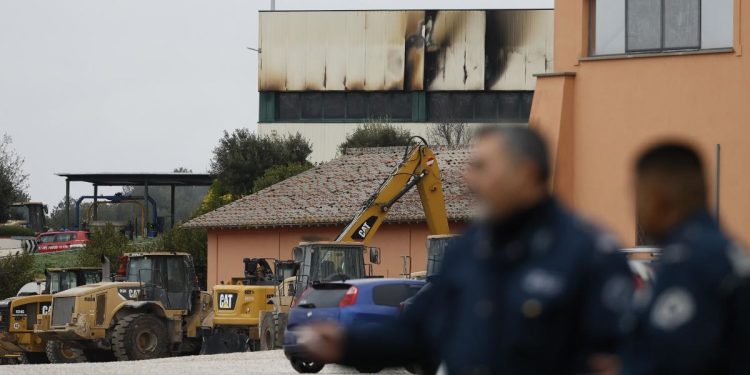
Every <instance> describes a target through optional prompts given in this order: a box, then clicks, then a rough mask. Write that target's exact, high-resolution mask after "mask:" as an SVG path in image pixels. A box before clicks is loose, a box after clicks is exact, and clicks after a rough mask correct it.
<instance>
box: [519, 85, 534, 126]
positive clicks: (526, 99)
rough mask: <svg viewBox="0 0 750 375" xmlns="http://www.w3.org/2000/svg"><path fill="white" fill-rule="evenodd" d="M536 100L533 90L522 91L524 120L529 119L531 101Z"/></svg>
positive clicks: (522, 116) (522, 115)
mask: <svg viewBox="0 0 750 375" xmlns="http://www.w3.org/2000/svg"><path fill="white" fill-rule="evenodd" d="M533 100H534V93H533V92H524V93H521V113H520V115H521V117H520V118H521V119H523V120H524V121H528V119H529V116H530V115H531V103H532V101H533Z"/></svg>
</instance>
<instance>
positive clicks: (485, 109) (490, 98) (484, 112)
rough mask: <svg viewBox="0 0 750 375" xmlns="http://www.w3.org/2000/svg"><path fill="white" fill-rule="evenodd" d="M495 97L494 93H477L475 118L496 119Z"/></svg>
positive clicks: (496, 104)
mask: <svg viewBox="0 0 750 375" xmlns="http://www.w3.org/2000/svg"><path fill="white" fill-rule="evenodd" d="M497 97H498V95H497V94H495V93H487V94H484V95H477V98H476V103H475V110H474V113H475V114H476V119H477V120H496V119H497V106H498V103H497Z"/></svg>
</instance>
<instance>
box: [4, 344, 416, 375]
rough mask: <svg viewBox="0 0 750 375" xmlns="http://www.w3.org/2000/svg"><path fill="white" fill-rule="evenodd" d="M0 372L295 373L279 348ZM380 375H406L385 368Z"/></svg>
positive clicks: (333, 370) (334, 369)
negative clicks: (252, 351)
mask: <svg viewBox="0 0 750 375" xmlns="http://www.w3.org/2000/svg"><path fill="white" fill-rule="evenodd" d="M0 373H2V374H24V375H25V374H28V375H45V374H55V375H57V374H59V375H110V374H112V375H120V374H121V375H146V374H159V375H167V374H179V375H191V374H195V375H207V374H221V375H233V374H238V375H239V374H242V375H247V374H296V373H297V372H296V371H294V369H293V368H292V366H290V365H289V361H287V360H286V357H284V353H283V352H282V351H281V350H273V351H267V352H254V353H235V354H220V355H211V356H192V357H175V358H164V359H155V360H150V361H134V362H109V363H78V364H69V365H23V366H2V367H0ZM320 373H321V374H358V372H357V371H356V370H354V369H351V368H346V367H341V366H333V365H329V366H326V367H325V368H323V371H321V372H320ZM381 374H408V372H406V371H404V370H402V369H388V370H384V371H382V372H381Z"/></svg>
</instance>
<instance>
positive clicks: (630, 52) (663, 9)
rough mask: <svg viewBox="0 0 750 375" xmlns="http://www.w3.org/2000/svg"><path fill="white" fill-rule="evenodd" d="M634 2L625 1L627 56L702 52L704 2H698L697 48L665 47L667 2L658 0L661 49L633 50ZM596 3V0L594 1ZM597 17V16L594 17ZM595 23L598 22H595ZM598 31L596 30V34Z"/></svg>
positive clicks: (701, 0)
mask: <svg viewBox="0 0 750 375" xmlns="http://www.w3.org/2000/svg"><path fill="white" fill-rule="evenodd" d="M631 1H632V0H625V14H624V17H625V54H627V55H635V54H641V53H663V52H673V51H700V50H701V49H702V38H701V36H702V35H703V34H702V33H703V29H702V27H703V0H697V1H698V45H697V46H689V47H665V45H664V42H665V39H664V38H665V34H666V33H665V24H666V22H665V20H666V14H667V12H666V0H656V1H659V4H660V6H661V16H660V19H659V47H658V48H652V49H631V48H630V43H629V39H630V38H629V32H630V30H629V27H628V25H629V22H628V20H629V15H630V13H629V10H630V2H631ZM593 2H594V3H596V0H594V1H593ZM594 17H595V15H594ZM593 22H594V23H595V22H596V20H594V21H593ZM595 31H596V29H594V32H595Z"/></svg>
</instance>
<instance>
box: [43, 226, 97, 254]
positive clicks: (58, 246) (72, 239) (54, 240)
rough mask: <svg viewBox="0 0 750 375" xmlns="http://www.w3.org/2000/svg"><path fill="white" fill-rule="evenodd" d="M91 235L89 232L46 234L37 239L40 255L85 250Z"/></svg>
mask: <svg viewBox="0 0 750 375" xmlns="http://www.w3.org/2000/svg"><path fill="white" fill-rule="evenodd" d="M90 236H91V234H90V232H88V231H80V230H79V231H74V230H70V231H60V232H44V233H42V234H40V235H38V236H37V237H36V240H37V243H38V245H39V250H37V251H38V252H40V253H54V252H56V251H63V250H72V249H77V248H83V247H85V246H86V244H87V243H88V242H89V238H90Z"/></svg>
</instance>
